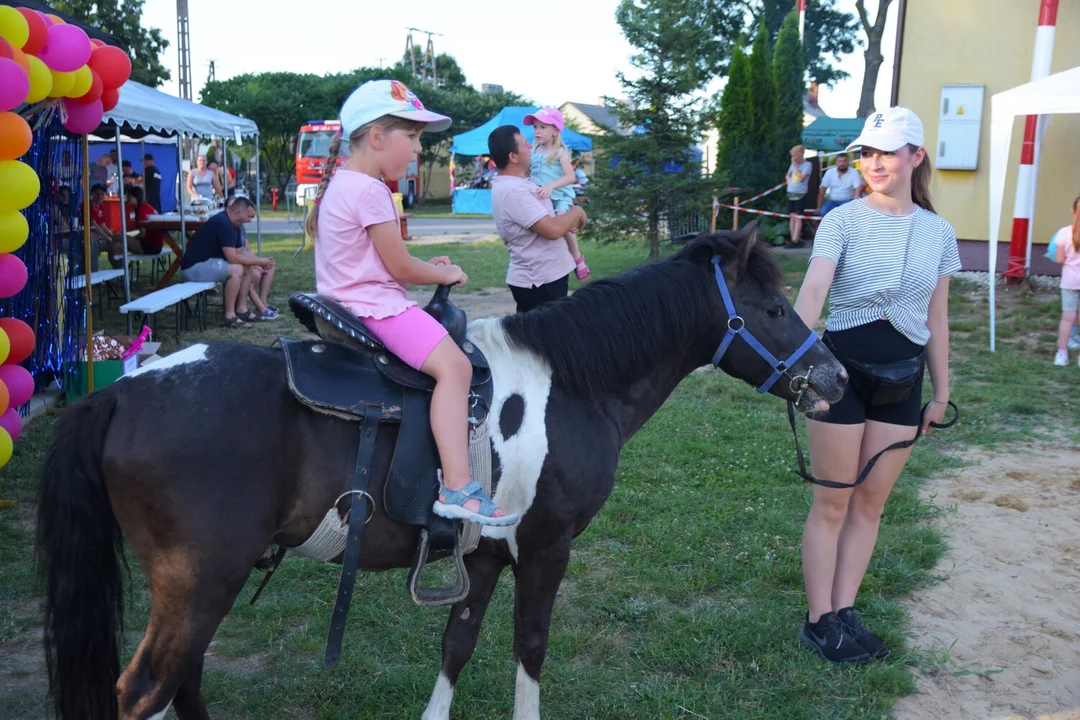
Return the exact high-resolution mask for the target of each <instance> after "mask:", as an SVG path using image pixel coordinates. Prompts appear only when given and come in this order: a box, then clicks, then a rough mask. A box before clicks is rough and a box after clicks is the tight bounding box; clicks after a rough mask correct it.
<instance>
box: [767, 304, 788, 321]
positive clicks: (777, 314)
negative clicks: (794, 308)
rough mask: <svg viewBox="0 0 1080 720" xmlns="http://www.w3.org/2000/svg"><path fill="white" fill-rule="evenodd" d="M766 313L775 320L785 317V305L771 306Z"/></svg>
mask: <svg viewBox="0 0 1080 720" xmlns="http://www.w3.org/2000/svg"><path fill="white" fill-rule="evenodd" d="M765 314H766V315H768V316H769V317H770V318H772V319H773V320H779V319H780V318H782V317H784V306H783V305H777V306H776V307H774V308H769V309H768V310H766V311H765Z"/></svg>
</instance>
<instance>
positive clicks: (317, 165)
mask: <svg viewBox="0 0 1080 720" xmlns="http://www.w3.org/2000/svg"><path fill="white" fill-rule="evenodd" d="M340 132H341V121H340V120H311V121H309V122H308V124H307V125H304V126H303V127H301V128H300V136H299V137H298V138H297V139H296V204H297V205H298V206H302V205H303V204H304V202H305V199H306V198H307V197H308V194H309V193H314V192H315V188H317V187H318V186H319V181H320V180H322V176H323V170H324V169H325V168H326V158H327V157H329V156H330V141H331V140H332V139H333V137H334V135H337V134H338V133H340ZM344 161H345V159H344V158H341V157H339V158H338V166H340V165H341V163H343V162H344ZM386 185H387V187H389V188H390V192H400V193H401V194H402V203H403V204H404V205H405V207H406V208H410V207H412V205H413V202H414V200H415V199H416V198H417V197H418V196H419V195H420V156H419V155H417V156H416V158H414V159H413V161H412V162H411V163H409V171H408V173H407V174H406V176H405V177H404V178H402V179H401V180H400V181H389V180H388V181H386Z"/></svg>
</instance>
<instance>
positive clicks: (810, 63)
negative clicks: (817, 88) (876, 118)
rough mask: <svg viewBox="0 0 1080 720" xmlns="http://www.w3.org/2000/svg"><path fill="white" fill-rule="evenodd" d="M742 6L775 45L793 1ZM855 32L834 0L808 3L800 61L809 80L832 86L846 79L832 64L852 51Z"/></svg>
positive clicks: (750, 0) (748, 1)
mask: <svg viewBox="0 0 1080 720" xmlns="http://www.w3.org/2000/svg"><path fill="white" fill-rule="evenodd" d="M743 3H744V5H745V7H746V8H747V9H748V10H749V11H750V16H751V18H752V20H751V23H752V24H756V23H762V22H763V23H765V26H766V27H767V28H768V30H769V39H770V40H772V41H773V42H774V43H775V42H777V39H778V36H779V34H780V28H781V27H782V26H783V24H784V19H785V18H786V17H787V15H788V13H790V12H791V9H792V6H793V5H794V4H795V3H794V2H793V1H792V0H743ZM797 24H798V23H796V25H797ZM858 29H859V24H858V21H857V20H856V19H855V16H854V15H852V14H851V13H846V12H842V11H840V10H837V9H836V0H810V1H809V2H807V3H806V27H805V29H804V32H805V33H806V37H805V38H803V39H802V52H803V56H802V60H803V67H805V68H806V71H807V74H808V76H809V79H810V80H811V81H813V82H816V83H820V84H822V85H830V86H831V85H834V84H835V83H836V82H837V81H839V80H843V79H845V78H847V77H848V74H847V73H846V72H844V71H843V70H841V69H839V68H838V67H836V66H835V64H834V63H835V62H837V61H839V60H840V59H841V58H842V57H844V56H845V55H850V54H851V53H852V52H854V51H855V46H856V44H857V43H858V37H857V33H858Z"/></svg>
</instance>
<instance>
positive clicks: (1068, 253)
mask: <svg viewBox="0 0 1080 720" xmlns="http://www.w3.org/2000/svg"><path fill="white" fill-rule="evenodd" d="M1054 244H1055V245H1057V246H1058V247H1059V248H1065V262H1064V264H1062V266H1061V287H1062V288H1064V289H1065V290H1080V252H1077V251H1076V249H1075V248H1074V247H1073V244H1072V226H1071V225H1066V226H1065V227H1063V228H1061V229H1060V230H1058V231H1057V233H1056V234H1055V235H1054Z"/></svg>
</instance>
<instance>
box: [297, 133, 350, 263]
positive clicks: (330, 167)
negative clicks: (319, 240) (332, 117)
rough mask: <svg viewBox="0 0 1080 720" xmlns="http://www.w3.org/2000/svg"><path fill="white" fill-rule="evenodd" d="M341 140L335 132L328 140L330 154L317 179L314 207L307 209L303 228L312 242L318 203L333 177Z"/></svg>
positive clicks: (316, 227) (317, 215) (317, 220)
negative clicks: (320, 175) (317, 185)
mask: <svg viewBox="0 0 1080 720" xmlns="http://www.w3.org/2000/svg"><path fill="white" fill-rule="evenodd" d="M341 142H342V138H341V135H340V134H335V135H334V137H333V138H332V139H331V140H330V154H329V155H327V157H326V167H324V168H323V174H322V179H321V180H320V181H319V189H318V190H316V191H315V200H314V202H313V205H314V207H312V208H311V209H310V210H309V211H308V217H307V223H305V225H304V230H305V231H306V232H307V234H308V235H310V236H311V240H312V242H314V241H315V233H316V232H317V231H318V229H319V203H321V202H322V197H323V194H324V193H325V192H326V186H327V185H329V184H330V178H332V177H334V172H335V171H336V170H337V161H338V154H339V153H340V152H341Z"/></svg>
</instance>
